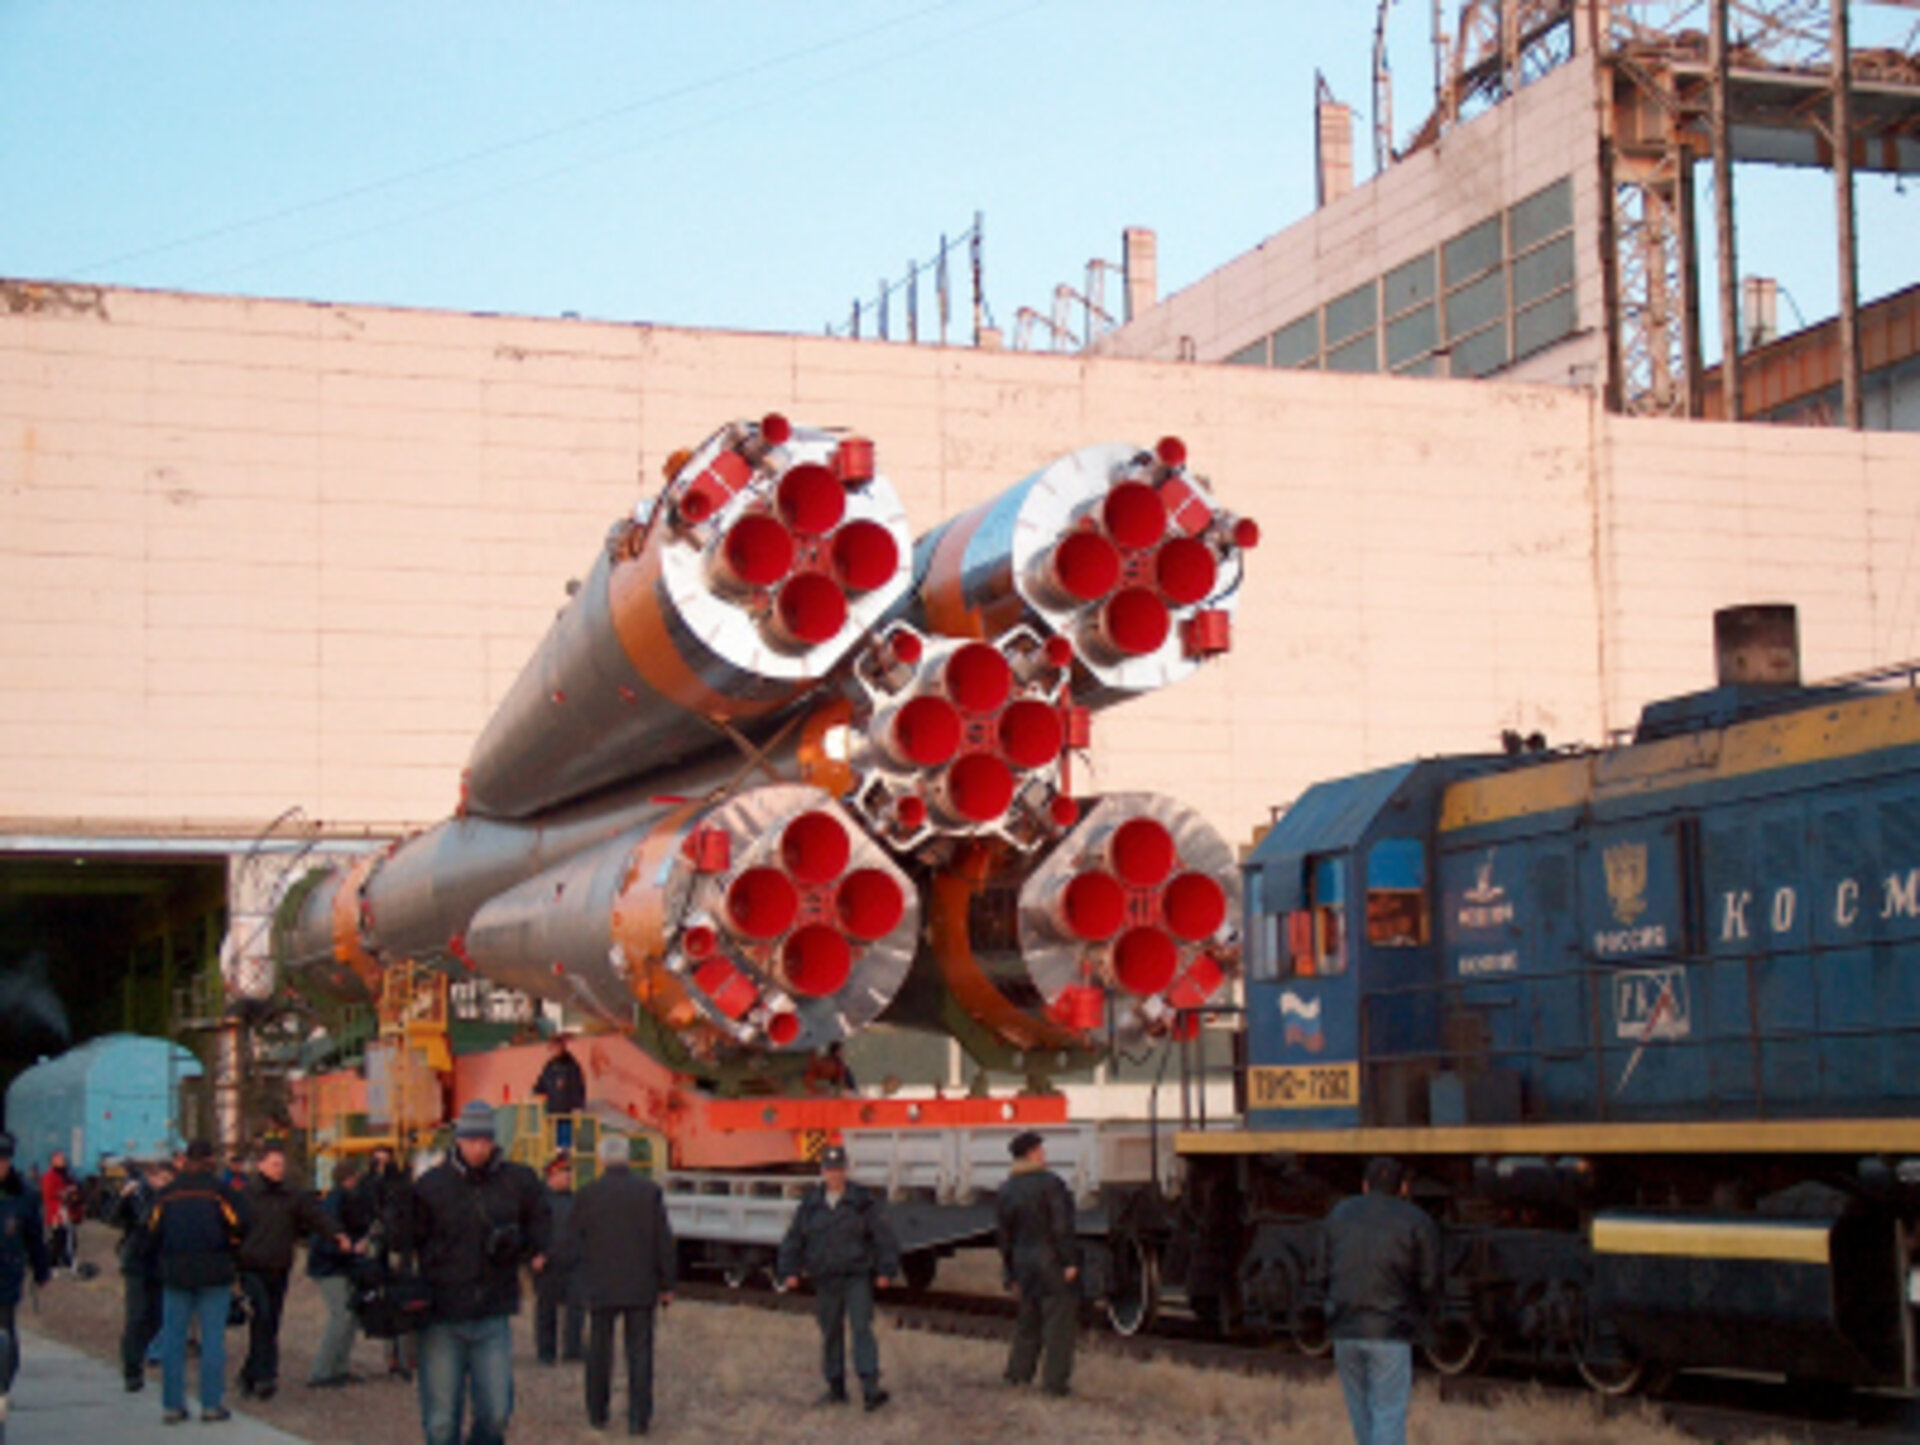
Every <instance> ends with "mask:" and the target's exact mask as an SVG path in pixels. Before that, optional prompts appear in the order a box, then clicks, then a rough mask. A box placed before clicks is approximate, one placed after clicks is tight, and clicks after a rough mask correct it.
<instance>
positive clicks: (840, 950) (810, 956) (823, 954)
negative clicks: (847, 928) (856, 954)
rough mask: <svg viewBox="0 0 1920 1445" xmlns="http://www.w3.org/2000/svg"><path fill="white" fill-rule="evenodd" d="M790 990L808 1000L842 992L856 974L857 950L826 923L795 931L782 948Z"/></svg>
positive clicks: (782, 960) (781, 953) (782, 958)
mask: <svg viewBox="0 0 1920 1445" xmlns="http://www.w3.org/2000/svg"><path fill="white" fill-rule="evenodd" d="M780 962H781V964H782V965H783V966H784V972H785V974H786V979H787V987H788V988H790V989H792V990H793V991H794V992H795V993H798V994H805V995H806V996H807V997H808V998H825V997H826V996H827V995H828V994H830V993H838V992H839V991H840V989H841V987H842V986H843V985H844V984H845V983H846V981H847V976H848V975H849V974H851V973H852V972H853V949H852V947H851V946H850V945H849V944H848V943H847V941H846V939H844V938H842V937H841V936H840V934H839V932H838V931H837V930H835V929H832V928H829V927H828V926H827V925H826V924H824V923H809V924H808V925H807V926H806V927H805V928H797V929H795V930H794V933H793V937H791V938H789V939H788V940H787V941H786V943H785V944H783V945H782V946H781V949H780Z"/></svg>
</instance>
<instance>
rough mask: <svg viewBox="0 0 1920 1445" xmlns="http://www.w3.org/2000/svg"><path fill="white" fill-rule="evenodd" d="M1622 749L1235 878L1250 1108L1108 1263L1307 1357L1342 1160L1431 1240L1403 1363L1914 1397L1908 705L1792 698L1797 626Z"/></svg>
mask: <svg viewBox="0 0 1920 1445" xmlns="http://www.w3.org/2000/svg"><path fill="white" fill-rule="evenodd" d="M1716 627H1717V630H1718V646H1719V654H1720V662H1721V678H1720V684H1719V685H1718V686H1717V687H1715V688H1713V689H1711V690H1709V691H1705V692H1702V693H1698V694H1694V695H1690V696H1687V697H1682V698H1678V699H1674V700H1672V701H1668V702H1663V703H1659V704H1656V705H1654V706H1651V707H1648V708H1647V709H1646V710H1645V712H1644V714H1643V716H1642V718H1641V721H1640V725H1639V728H1638V730H1637V732H1636V734H1635V736H1634V738H1633V740H1632V741H1631V743H1628V744H1624V745H1621V746H1616V747H1612V748H1607V749H1603V750H1591V751H1589V750H1581V751H1549V750H1547V749H1545V747H1544V746H1543V745H1542V744H1541V743H1540V741H1539V740H1537V739H1536V740H1534V745H1533V746H1532V747H1529V746H1528V745H1527V744H1526V743H1525V742H1519V743H1518V744H1517V746H1514V747H1512V748H1510V749H1509V751H1508V752H1506V753H1502V754H1496V755H1491V756H1481V757H1448V758H1432V759H1425V760H1421V761H1417V762H1410V763H1406V764H1403V765H1400V766H1396V767H1389V768H1382V769H1379V770H1377V771H1373V772H1369V773H1366V774H1363V775H1361V776H1358V777H1351V778H1346V779H1342V780H1340V781H1337V782H1328V783H1323V784H1320V785H1317V786H1315V787H1313V788H1312V789H1310V790H1309V791H1307V792H1306V793H1305V794H1304V795H1303V796H1302V797H1301V798H1300V799H1299V800H1298V801H1297V802H1296V803H1294V804H1293V806H1292V807H1290V808H1289V809H1288V810H1287V811H1286V812H1285V814H1284V815H1283V816H1282V817H1281V818H1280V819H1279V820H1278V821H1277V822H1276V824H1275V825H1274V827H1273V828H1272V829H1271V830H1270V831H1269V832H1268V834H1267V835H1266V837H1265V838H1264V839H1263V840H1262V842H1261V843H1260V845H1259V846H1258V848H1257V849H1256V850H1255V851H1254V852H1253V853H1252V854H1251V855H1250V857H1249V858H1248V859H1247V861H1246V863H1245V915H1244V921H1245V944H1246V958H1247V986H1246V1002H1245V1008H1246V1021H1245V1031H1244V1050H1243V1053H1244V1057H1243V1058H1242V1059H1241V1060H1240V1061H1239V1066H1238V1078H1239V1081H1240V1084H1241V1087H1242V1090H1243V1102H1244V1110H1243V1112H1242V1113H1241V1114H1240V1115H1239V1117H1237V1118H1236V1119H1234V1120H1233V1121H1231V1123H1230V1124H1226V1125H1223V1126H1221V1127H1214V1128H1191V1127H1190V1128H1188V1129H1187V1130H1186V1131H1184V1132H1183V1133H1182V1134H1181V1135H1180V1137H1179V1139H1178V1144H1177V1147H1178V1151H1179V1153H1180V1155H1181V1157H1182V1158H1183V1160H1184V1162H1185V1166H1186V1169H1185V1174H1186V1182H1185V1190H1184V1194H1183V1196H1182V1197H1181V1198H1180V1199H1179V1200H1178V1201H1177V1203H1176V1204H1174V1205H1171V1206H1169V1207H1168V1208H1166V1209H1165V1210H1162V1211H1157V1212H1156V1211H1154V1210H1150V1209H1144V1208H1143V1209H1142V1210H1140V1211H1138V1212H1137V1213H1136V1215H1135V1217H1134V1222H1133V1237H1132V1238H1131V1239H1124V1238H1121V1239H1116V1241H1115V1243H1114V1247H1113V1250H1112V1264H1113V1268H1114V1275H1115V1277H1114V1280H1113V1282H1112V1283H1113V1288H1114V1291H1115V1294H1114V1298H1115V1300H1117V1301H1118V1302H1119V1306H1120V1309H1119V1314H1118V1315H1117V1318H1118V1319H1120V1320H1121V1322H1122V1323H1123V1324H1130V1323H1136V1322H1138V1321H1139V1320H1140V1319H1141V1318H1143V1317H1145V1316H1148V1315H1150V1314H1151V1311H1152V1308H1153V1306H1154V1304H1155V1298H1156V1292H1157V1291H1164V1292H1166V1293H1170V1294H1171V1293H1174V1292H1179V1293H1183V1294H1184V1296H1185V1298H1186V1300H1187V1302H1188V1303H1189V1304H1190V1305H1191V1306H1192V1307H1193V1308H1194V1310H1195V1311H1196V1312H1197V1313H1199V1314H1201V1315H1202V1316H1205V1317H1212V1318H1216V1319H1218V1320H1219V1321H1220V1322H1221V1323H1222V1324H1224V1325H1227V1326H1247V1327H1254V1328H1259V1329H1268V1330H1273V1331H1275V1332H1279V1333H1284V1334H1291V1335H1292V1336H1293V1337H1294V1338H1295V1339H1296V1340H1298V1341H1299V1342H1300V1343H1301V1345H1302V1346H1303V1347H1305V1348H1307V1349H1309V1350H1317V1349H1319V1348H1322V1347H1323V1346H1324V1343H1325V1341H1324V1335H1323V1330H1322V1326H1321V1313H1320V1309H1319V1300H1318V1299H1317V1297H1316V1288H1317V1286H1316V1283H1315V1280H1314V1269H1313V1267H1312V1260H1313V1254H1314V1248H1315V1245H1316V1242H1317V1240H1318V1236H1319V1219H1320V1216H1321V1215H1322V1213H1323V1212H1324V1210H1325V1209H1326V1207H1327V1206H1328V1204H1329V1203H1330V1202H1331V1201H1333V1200H1334V1199H1337V1198H1338V1197H1340V1196H1341V1195H1343V1194H1346V1193H1350V1192H1353V1191H1355V1190H1356V1189H1357V1187H1358V1178H1359V1173H1360V1170H1361V1168H1362V1166H1363V1164H1364V1161H1365V1160H1366V1158H1367V1157H1368V1156H1370V1155H1373V1154H1376V1153H1386V1154H1393V1155H1397V1156H1400V1157H1401V1158H1402V1159H1404V1160H1405V1161H1407V1162H1408V1163H1409V1164H1410V1165H1411V1166H1412V1169H1413V1172H1414V1176H1415V1180H1416V1183H1415V1197H1416V1198H1417V1199H1418V1200H1419V1201H1420V1202H1422V1203H1423V1204H1424V1205H1425V1206H1426V1207H1428V1208H1429V1209H1430V1210H1431V1211H1432V1212H1433V1214H1434V1215H1435V1216H1436V1218H1437V1220H1438V1221H1439V1223H1440V1225H1441V1227H1442V1232H1443V1237H1444V1239H1445V1243H1446V1250H1445V1299H1444V1303H1443V1308H1442V1310H1441V1312H1440V1318H1439V1321H1438V1324H1437V1327H1436V1328H1435V1330H1434V1331H1433V1335H1432V1339H1431V1341H1430V1343H1429V1345H1428V1354H1429V1357H1430V1359H1431V1361H1432V1363H1433V1364H1434V1365H1435V1366H1436V1367H1437V1368H1439V1369H1441V1370H1443V1371H1447V1372H1453V1373H1459V1372H1466V1371H1470V1370H1473V1369H1476V1368H1478V1367H1479V1366H1481V1365H1482V1364H1484V1363H1485V1362H1486V1361H1487V1360H1489V1359H1490V1358H1492V1357H1494V1356H1495V1355H1507V1356H1513V1355H1519V1356H1524V1357H1527V1358H1530V1359H1534V1360H1538V1361H1543V1362H1546V1361H1561V1362H1565V1363H1568V1364H1571V1365H1573V1366H1576V1367H1577V1368H1578V1369H1579V1370H1580V1372H1581V1373H1582V1374H1583V1375H1584V1376H1585V1377H1586V1378H1587V1380H1588V1382H1589V1383H1590V1384H1592V1385H1593V1386H1594V1387H1595V1388H1596V1389H1599V1390H1602V1391H1606V1392H1610V1393H1614V1392H1617V1393H1624V1392H1627V1391H1631V1390H1634V1389H1636V1388H1640V1387H1642V1386H1644V1385H1645V1384H1646V1383H1647V1382H1648V1380H1649V1379H1650V1377H1652V1376H1655V1375H1658V1374H1661V1373H1664V1372H1665V1371H1668V1370H1670V1369H1674V1368H1688V1367H1732V1368H1741V1369H1749V1370H1759V1371H1768V1372H1775V1373H1779V1374H1783V1375H1787V1376H1795V1377H1804V1378H1810V1379H1818V1380H1822V1381H1827V1382H1835V1383H1844V1384H1851V1385H1874V1386H1891V1387H1903V1388H1906V1389H1909V1390H1911V1389H1913V1388H1914V1387H1915V1384H1916V1377H1917V1375H1920V1351H1917V1350H1916V1343H1915V1333H1916V1331H1915V1322H1916V1311H1917V1309H1920V1257H1917V1255H1920V1246H1917V1244H1916V1241H1917V1240H1920V692H1916V690H1915V679H1914V677H1913V676H1912V675H1911V673H1908V674H1905V675H1892V676H1883V677H1877V678H1865V677H1863V678H1859V679H1854V680H1851V681H1847V682H1843V683H1837V684H1831V685H1825V686H1821V687H1818V688H1807V687H1803V686H1801V685H1800V683H1799V679H1798V664H1797V646H1796V643H1795V636H1794V634H1795V629H1796V624H1795V620H1794V618H1793V614H1792V609H1791V608H1781V607H1771V606H1769V607H1759V608H1736V609H1728V610H1727V611H1725V612H1723V613H1721V614H1719V616H1718V617H1717V618H1716Z"/></svg>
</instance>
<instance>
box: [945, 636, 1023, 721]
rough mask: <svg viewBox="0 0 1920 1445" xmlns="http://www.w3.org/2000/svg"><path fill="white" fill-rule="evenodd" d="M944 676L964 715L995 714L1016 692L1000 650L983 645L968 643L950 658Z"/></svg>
mask: <svg viewBox="0 0 1920 1445" xmlns="http://www.w3.org/2000/svg"><path fill="white" fill-rule="evenodd" d="M942 676H943V677H944V678H945V679H946V684H947V696H949V697H951V698H952V699H953V701H954V703H955V704H956V705H957V706H958V707H959V708H960V710H961V711H962V712H970V713H975V714H979V713H990V712H993V711H994V710H995V709H997V708H998V707H1000V706H1001V705H1002V704H1003V703H1005V702H1006V700H1007V694H1008V693H1010V692H1012V691H1013V669H1012V668H1011V667H1009V666H1008V665H1007V660H1006V658H1004V657H1002V656H1001V655H1000V649H999V648H997V647H993V646H990V645H989V644H987V643H984V642H969V643H968V644H967V645H966V646H965V647H962V648H961V649H960V650H959V651H958V652H956V653H954V654H953V656H952V657H949V658H948V659H947V665H946V668H945V669H944V671H943V672H942Z"/></svg>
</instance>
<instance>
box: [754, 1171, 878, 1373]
mask: <svg viewBox="0 0 1920 1445" xmlns="http://www.w3.org/2000/svg"><path fill="white" fill-rule="evenodd" d="M778 1269H779V1273H780V1277H781V1278H782V1279H784V1280H785V1281H786V1282H787V1288H788V1289H796V1288H798V1287H799V1284H800V1277H801V1276H802V1275H805V1276H806V1277H807V1278H809V1279H810V1280H812V1281H813V1291H814V1318H815V1319H816V1320H817V1321H818V1322H819V1325H820V1338H821V1359H820V1364H821V1371H822V1373H824V1374H825V1375H826V1377H827V1393H826V1394H824V1395H822V1396H821V1397H820V1403H821V1404H822V1405H844V1404H846V1403H847V1353H846V1348H847V1347H846V1333H847V1332H848V1331H849V1330H851V1332H852V1334H853V1368H854V1372H855V1373H856V1374H858V1375H859V1377H860V1389H861V1393H862V1395H863V1396H864V1397H865V1400H866V1405H867V1408H868V1409H869V1410H878V1409H879V1408H880V1407H881V1406H882V1405H884V1404H886V1403H887V1400H888V1398H889V1396H888V1394H887V1392H886V1391H885V1390H883V1389H881V1388H880V1346H879V1345H878V1344H877V1343H875V1341H874V1338H873V1289H874V1286H875V1285H876V1284H877V1285H879V1286H880V1287H881V1288H882V1289H884V1288H886V1286H887V1285H888V1284H890V1283H892V1282H893V1281H894V1280H896V1279H898V1278H899V1277H900V1245H899V1243H898V1242H897V1241H896V1240H895V1239H894V1237H893V1230H892V1228H891V1227H890V1226H889V1225H888V1224H887V1217H886V1211H885V1210H884V1209H883V1208H882V1207H881V1204H880V1201H879V1199H877V1198H876V1197H875V1196H874V1194H873V1193H872V1191H870V1190H867V1189H864V1188H862V1187H861V1186H860V1185H858V1184H854V1183H851V1182H850V1181H849V1180H848V1178H847V1151H846V1150H845V1149H843V1148H841V1147H840V1146H839V1145H838V1144H835V1145H833V1146H832V1147H830V1148H829V1149H827V1150H826V1152H825V1153H823V1154H822V1155H821V1156H820V1182H819V1183H818V1184H816V1185H814V1186H813V1187H812V1188H811V1189H809V1190H808V1191H807V1192H806V1194H805V1195H804V1196H802V1198H801V1200H800V1207H799V1209H797V1210H795V1211H794V1216H793V1222H792V1223H791V1224H790V1225H788V1226H787V1234H786V1238H784V1239H782V1240H781V1241H780V1258H779V1265H778Z"/></svg>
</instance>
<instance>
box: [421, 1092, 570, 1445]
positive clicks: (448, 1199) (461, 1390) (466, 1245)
mask: <svg viewBox="0 0 1920 1445" xmlns="http://www.w3.org/2000/svg"><path fill="white" fill-rule="evenodd" d="M397 1212H398V1216H399V1217H398V1218H396V1219H393V1220H391V1221H389V1225H388V1228H389V1230H390V1232H391V1234H392V1236H393V1242H394V1245H395V1246H396V1247H397V1248H399V1249H400V1250H402V1251H411V1252H412V1253H413V1254H414V1255H415V1257H416V1259H417V1261H418V1264H419V1269H420V1276H421V1278H422V1279H424V1280H425V1281H426V1283H427V1286H428V1289H429V1291H430V1293H431V1296H432V1307H431V1311H430V1313H429V1314H428V1317H427V1318H428V1323H427V1326H426V1328H425V1329H424V1330H422V1331H421V1332H420V1419H421V1424H422V1426H423V1428H424V1430H425V1432H426V1441H427V1445H456V1442H458V1441H460V1440H461V1438H462V1430H461V1425H462V1422H463V1419H464V1417H465V1414H466V1409H467V1405H468V1400H469V1397H471V1402H472V1406H473V1429H472V1431H471V1433H468V1434H466V1435H465V1440H466V1442H467V1445H500V1442H502V1441H504V1440H505V1439H506V1436H507V1422H508V1421H509V1420H511V1419H512V1418H513V1316H514V1313H515V1312H516V1311H517V1310H518V1309H519V1308H520V1266H521V1265H522V1264H529V1265H531V1266H532V1268H533V1272H534V1273H535V1274H539V1273H540V1272H541V1271H542V1270H543V1269H545V1268H546V1264H547V1242H548V1234H549V1231H550V1221H549V1216H548V1210H547V1194H546V1190H545V1189H544V1188H542V1187H541V1184H540V1180H539V1177H538V1176H537V1175H535V1174H534V1172H533V1171H532V1170H531V1169H529V1168H527V1166H526V1165H524V1164H515V1163H513V1162H512V1161H511V1160H509V1159H506V1158H503V1157H502V1156H501V1154H500V1151H499V1148H498V1146H497V1145H496V1144H495V1143H494V1137H493V1110H492V1109H490V1108H489V1107H487V1105H486V1104H484V1103H482V1102H481V1101H480V1100H478V1099H476V1100H474V1101H473V1102H472V1103H470V1104H468V1105H467V1106H466V1108H464V1109H462V1110H461V1111H460V1117H459V1120H458V1121H457V1122H456V1123H455V1125H454V1135H453V1150H452V1152H450V1153H449V1154H448V1156H447V1159H446V1162H445V1163H443V1164H439V1165H436V1166H435V1167H434V1168H432V1169H429V1170H428V1171H427V1172H426V1173H425V1174H423V1175H421V1176H420V1178H419V1180H418V1181H417V1182H416V1183H415V1184H414V1186H413V1188H412V1190H411V1191H410V1192H409V1195H408V1197H407V1199H406V1200H405V1202H404V1203H403V1204H402V1205H401V1207H400V1208H399V1210H398V1211H397Z"/></svg>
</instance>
